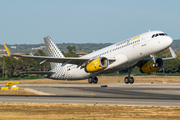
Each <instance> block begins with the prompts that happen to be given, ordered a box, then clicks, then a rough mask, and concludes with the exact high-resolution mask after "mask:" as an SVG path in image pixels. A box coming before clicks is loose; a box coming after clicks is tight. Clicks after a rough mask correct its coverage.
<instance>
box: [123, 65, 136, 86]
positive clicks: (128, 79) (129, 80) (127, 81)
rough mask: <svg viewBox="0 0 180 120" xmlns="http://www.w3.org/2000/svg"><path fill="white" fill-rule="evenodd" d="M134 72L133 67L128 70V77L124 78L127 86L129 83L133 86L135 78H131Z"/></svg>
mask: <svg viewBox="0 0 180 120" xmlns="http://www.w3.org/2000/svg"><path fill="white" fill-rule="evenodd" d="M132 70H133V67H129V68H128V77H125V78H124V82H125V83H126V84H128V83H130V84H133V83H134V78H133V77H131V76H130V74H131V72H132Z"/></svg>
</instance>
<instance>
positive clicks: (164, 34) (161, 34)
mask: <svg viewBox="0 0 180 120" xmlns="http://www.w3.org/2000/svg"><path fill="white" fill-rule="evenodd" d="M157 36H168V35H167V34H166V33H158V34H153V35H152V38H154V37H157Z"/></svg>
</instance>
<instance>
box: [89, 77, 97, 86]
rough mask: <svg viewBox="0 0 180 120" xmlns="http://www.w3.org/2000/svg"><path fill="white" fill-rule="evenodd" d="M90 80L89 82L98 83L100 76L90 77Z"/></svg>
mask: <svg viewBox="0 0 180 120" xmlns="http://www.w3.org/2000/svg"><path fill="white" fill-rule="evenodd" d="M88 82H89V83H90V84H92V83H94V84H96V83H98V78H97V77H90V78H89V79H88Z"/></svg>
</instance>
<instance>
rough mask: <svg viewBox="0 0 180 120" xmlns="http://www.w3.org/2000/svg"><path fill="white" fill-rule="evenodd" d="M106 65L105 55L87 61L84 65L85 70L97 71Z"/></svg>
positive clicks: (107, 62)
mask: <svg viewBox="0 0 180 120" xmlns="http://www.w3.org/2000/svg"><path fill="white" fill-rule="evenodd" d="M108 65H109V61H108V59H107V58H105V57H100V58H98V59H95V60H93V61H91V62H90V63H88V64H87V65H86V68H85V70H86V72H98V71H100V70H103V69H105V68H107V67H108Z"/></svg>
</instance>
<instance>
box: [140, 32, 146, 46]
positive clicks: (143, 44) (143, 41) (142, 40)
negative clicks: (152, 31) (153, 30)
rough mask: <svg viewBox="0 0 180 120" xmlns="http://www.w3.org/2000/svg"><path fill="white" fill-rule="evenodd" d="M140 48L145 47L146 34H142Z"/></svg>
mask: <svg viewBox="0 0 180 120" xmlns="http://www.w3.org/2000/svg"><path fill="white" fill-rule="evenodd" d="M141 46H142V47H143V46H146V34H143V35H142V37H141Z"/></svg>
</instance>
